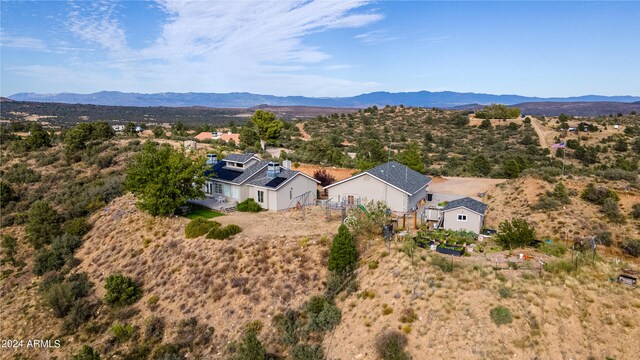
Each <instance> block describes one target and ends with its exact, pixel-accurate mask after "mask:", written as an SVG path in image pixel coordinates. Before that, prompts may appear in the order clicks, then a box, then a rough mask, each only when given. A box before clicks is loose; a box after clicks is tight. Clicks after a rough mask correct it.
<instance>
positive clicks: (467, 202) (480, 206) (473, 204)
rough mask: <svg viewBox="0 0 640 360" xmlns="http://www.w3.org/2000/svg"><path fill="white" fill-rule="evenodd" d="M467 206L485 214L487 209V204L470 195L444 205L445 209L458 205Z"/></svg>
mask: <svg viewBox="0 0 640 360" xmlns="http://www.w3.org/2000/svg"><path fill="white" fill-rule="evenodd" d="M461 206H462V207H466V208H467V209H469V210H472V211H475V212H477V213H480V214H484V212H485V211H486V210H487V204H485V203H483V202H481V201H478V200H476V199H472V198H470V197H466V198H462V199H458V200H453V201H449V202H448V203H447V205H445V206H444V211H447V210H451V209H455V208H457V207H461Z"/></svg>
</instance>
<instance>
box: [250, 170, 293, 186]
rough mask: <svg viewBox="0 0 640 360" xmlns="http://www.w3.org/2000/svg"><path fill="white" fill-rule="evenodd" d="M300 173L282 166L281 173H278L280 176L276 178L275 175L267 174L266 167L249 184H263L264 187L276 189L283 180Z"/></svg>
mask: <svg viewBox="0 0 640 360" xmlns="http://www.w3.org/2000/svg"><path fill="white" fill-rule="evenodd" d="M298 173H299V171H293V170H289V169H285V168H283V167H280V174H278V176H277V177H275V178H274V177H269V176H267V169H264V170H262V171H261V172H260V174H259V175H258V177H257V178H256V179H254V180H251V181H249V185H256V186H263V187H269V188H273V189H276V188H278V186H280V185H281V184H282V183H283V182H285V181H287V180H289V179H291V178H292V177H294V176H296V175H297V174H298Z"/></svg>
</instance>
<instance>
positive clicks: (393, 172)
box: [365, 161, 431, 194]
mask: <svg viewBox="0 0 640 360" xmlns="http://www.w3.org/2000/svg"><path fill="white" fill-rule="evenodd" d="M365 173H368V174H370V175H373V176H375V177H377V178H379V179H380V180H383V181H385V182H387V183H389V184H391V185H393V186H395V187H397V188H399V189H401V190H402V191H405V192H407V193H409V194H415V193H416V192H417V191H419V190H420V189H422V188H423V187H425V186H426V185H427V184H428V183H430V182H431V178H430V177H428V176H425V175H422V174H420V173H419V172H417V171H415V170H412V169H411V168H409V167H407V166H406V165H403V164H400V163H399V162H397V161H390V162H388V163H385V164H382V165H378V166H376V167H374V168H373V169H369V170H367V171H365Z"/></svg>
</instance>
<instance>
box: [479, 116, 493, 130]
mask: <svg viewBox="0 0 640 360" xmlns="http://www.w3.org/2000/svg"><path fill="white" fill-rule="evenodd" d="M478 127H479V128H481V129H487V130H488V129H491V128H493V126H491V120H489V119H484V120H482V122H481V123H480V125H479V126H478Z"/></svg>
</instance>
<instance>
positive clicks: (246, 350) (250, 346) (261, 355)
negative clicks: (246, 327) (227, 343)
mask: <svg viewBox="0 0 640 360" xmlns="http://www.w3.org/2000/svg"><path fill="white" fill-rule="evenodd" d="M266 358H267V351H266V350H265V349H264V346H262V343H261V342H260V340H258V337H257V334H256V332H255V331H247V332H246V333H245V334H244V337H243V338H242V341H241V342H240V344H238V348H237V349H236V353H235V354H234V356H233V359H235V360H264V359H266Z"/></svg>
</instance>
